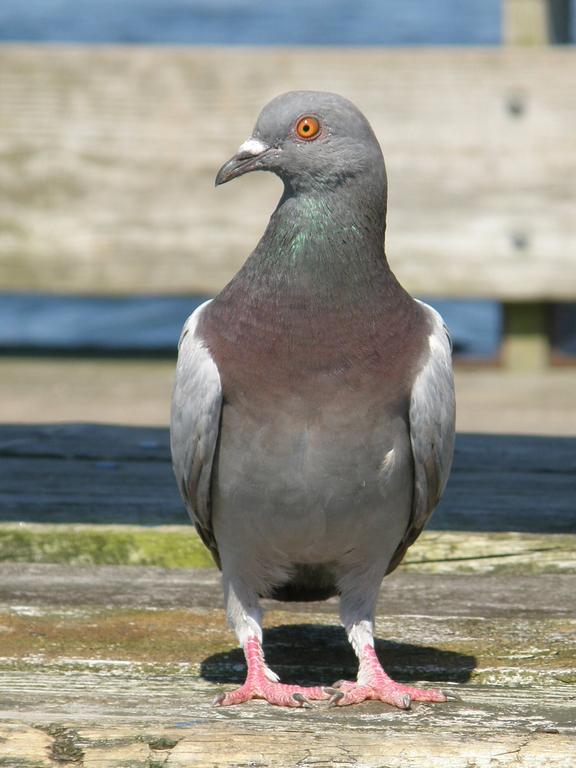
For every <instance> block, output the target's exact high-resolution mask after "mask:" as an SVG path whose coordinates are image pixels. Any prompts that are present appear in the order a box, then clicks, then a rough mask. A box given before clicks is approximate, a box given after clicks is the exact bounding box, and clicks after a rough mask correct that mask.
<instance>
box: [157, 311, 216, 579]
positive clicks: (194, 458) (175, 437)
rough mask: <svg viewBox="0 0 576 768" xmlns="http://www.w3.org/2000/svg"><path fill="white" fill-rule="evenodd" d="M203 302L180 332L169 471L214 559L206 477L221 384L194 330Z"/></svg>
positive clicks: (207, 476) (213, 444) (212, 452)
mask: <svg viewBox="0 0 576 768" xmlns="http://www.w3.org/2000/svg"><path fill="white" fill-rule="evenodd" d="M209 303H210V302H209V301H207V302H205V303H204V304H202V305H201V306H200V307H198V308H197V309H196V310H195V311H194V312H193V313H192V315H190V317H189V318H188V320H187V321H186V323H185V325H184V328H183V330H182V335H181V336H180V342H179V344H178V364H177V367H176V378H175V381H174V389H173V393H172V412H171V423H170V447H171V450H172V466H173V468H174V474H175V475H176V480H177V482H178V488H179V489H180V493H181V494H182V498H183V499H184V503H185V504H186V508H187V510H188V514H189V515H190V517H191V518H192V521H193V522H194V525H195V526H196V530H197V531H198V533H199V535H200V538H201V539H202V541H203V542H204V544H206V546H207V547H208V548H209V549H210V551H211V552H212V555H213V557H214V559H215V560H216V563H218V564H219V555H218V548H217V546H216V541H215V539H214V533H213V530H212V522H211V511H210V481H211V476H212V462H213V459H214V453H215V451H216V445H217V442H218V434H219V430H220V414H221V410H222V387H221V383H220V374H219V373H218V368H217V366H216V363H215V362H214V360H213V359H212V356H211V355H210V352H209V350H208V349H207V348H206V346H205V345H204V343H203V341H202V339H201V338H199V336H198V334H197V326H198V320H199V318H200V316H201V314H202V312H203V311H204V310H205V308H206V306H207V305H208V304H209Z"/></svg>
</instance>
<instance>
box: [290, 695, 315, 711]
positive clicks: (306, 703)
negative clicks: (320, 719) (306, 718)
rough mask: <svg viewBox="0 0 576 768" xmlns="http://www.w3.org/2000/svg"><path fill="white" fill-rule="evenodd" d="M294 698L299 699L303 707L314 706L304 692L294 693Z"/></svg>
mask: <svg viewBox="0 0 576 768" xmlns="http://www.w3.org/2000/svg"><path fill="white" fill-rule="evenodd" d="M292 698H293V699H294V701H297V702H298V704H300V706H301V707H302V708H303V709H310V708H311V707H312V704H310V702H309V701H308V699H307V698H306V696H304V695H303V694H302V693H293V694H292Z"/></svg>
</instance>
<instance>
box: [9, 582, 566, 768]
mask: <svg viewBox="0 0 576 768" xmlns="http://www.w3.org/2000/svg"><path fill="white" fill-rule="evenodd" d="M439 578H440V577H433V579H429V581H431V583H434V582H437V581H438V579H439ZM468 581H469V583H470V587H471V588H470V589H468V590H465V592H466V594H465V595H463V594H461V595H460V596H458V595H452V596H451V598H452V599H451V602H450V609H454V613H452V610H451V615H449V616H447V615H442V616H441V615H437V614H436V609H435V608H434V607H432V612H431V613H430V605H431V602H432V601H429V603H428V607H427V608H425V612H424V614H415V613H414V612H413V607H412V605H411V604H410V603H409V602H407V603H406V604H405V608H404V610H403V611H402V613H401V615H398V616H394V615H390V614H389V615H388V616H387V617H386V618H384V619H383V620H382V630H381V631H382V632H383V634H384V635H385V636H386V638H387V640H386V642H383V641H379V642H378V643H377V647H378V651H379V653H380V654H381V656H382V658H383V659H384V660H385V662H386V664H387V667H388V669H389V670H390V671H391V672H392V673H393V674H394V675H395V676H397V677H399V678H401V679H407V680H423V681H425V682H427V683H429V684H430V683H435V684H438V683H440V684H441V685H443V686H444V687H448V688H450V689H451V690H455V691H458V692H459V693H460V695H461V696H462V701H459V702H451V703H450V704H449V705H447V706H444V707H434V706H425V705H415V706H414V707H413V709H412V711H411V712H410V713H403V712H398V711H397V710H396V711H394V710H393V709H392V708H390V707H387V706H386V705H383V704H378V703H374V702H369V703H367V704H364V705H360V706H358V707H355V708H346V709H329V708H327V707H326V705H325V704H323V703H317V704H315V705H314V707H313V708H312V709H311V710H298V711H285V710H280V709H278V708H275V707H270V706H268V705H266V704H264V703H262V702H250V703H248V704H246V705H243V706H241V707H234V708H231V709H228V710H215V709H214V708H212V707H211V706H210V702H211V699H212V698H213V696H214V694H215V693H216V692H217V691H219V690H220V689H221V686H226V687H228V686H232V685H235V684H237V683H238V681H239V680H241V679H242V676H243V664H242V657H241V653H240V651H239V650H238V649H237V648H236V647H235V641H234V639H233V638H232V636H231V634H230V633H229V632H226V630H225V621H224V617H223V615H222V612H221V611H217V612H212V611H209V610H208V611H207V610H206V609H203V610H202V609H200V608H198V607H192V608H190V607H189V608H187V609H186V610H182V609H181V608H173V609H171V610H167V609H166V606H161V605H160V604H161V593H160V595H159V596H157V595H155V592H154V586H153V583H152V582H149V583H148V585H147V587H144V590H146V589H147V590H148V592H147V594H148V595H149V597H150V603H149V605H148V610H145V609H144V610H143V609H134V608H129V609H128V610H124V611H123V610H121V609H119V608H116V609H114V610H110V609H109V608H108V609H107V610H105V611H102V610H98V609H94V607H93V608H86V606H82V605H75V604H72V605H71V606H69V607H68V608H66V607H65V608H64V609H63V610H62V609H60V610H58V609H56V611H54V610H53V609H52V610H51V609H50V608H49V607H48V610H46V606H44V608H43V609H40V610H39V611H38V610H36V611H34V610H33V607H31V606H29V605H26V604H22V602H18V603H13V604H12V609H11V610H9V612H4V611H3V612H2V613H0V626H1V627H2V637H3V641H4V646H3V647H4V657H3V658H2V659H0V674H1V683H2V704H1V709H0V718H2V720H3V721H6V720H9V719H11V720H15V719H18V720H19V723H18V724H16V723H14V724H8V723H3V724H2V726H0V728H1V730H0V736H1V737H4V738H7V739H8V741H7V742H4V745H5V744H6V743H7V744H8V745H9V746H10V749H13V750H14V751H13V752H12V753H8V754H13V755H19V757H20V758H22V759H23V758H27V759H38V758H43V757H44V755H45V753H44V754H43V753H42V751H41V750H45V749H46V747H47V746H48V747H49V748H52V749H56V748H58V749H60V748H61V749H62V752H64V750H65V747H66V743H65V740H64V738H63V737H64V735H65V732H64V731H63V730H62V726H68V727H72V728H73V729H74V730H75V731H76V735H74V734H69V739H68V742H69V743H68V747H72V746H73V745H74V744H75V745H76V746H77V747H78V748H79V749H80V751H81V752H82V757H83V758H84V765H92V764H94V765H95V764H96V759H97V758H98V759H99V760H100V761H102V762H104V761H105V760H106V759H109V760H110V761H112V760H114V759H116V760H118V763H117V764H118V765H124V766H125V765H127V764H129V765H141V764H144V765H146V763H145V762H144V761H145V760H146V759H149V756H150V753H151V752H152V750H154V749H155V748H156V749H157V748H158V747H162V746H163V747H165V749H164V752H165V756H168V755H169V756H170V757H169V760H168V762H167V764H168V765H170V761H171V760H172V755H173V754H174V753H173V752H172V750H173V749H175V747H176V745H172V747H170V746H169V745H168V744H166V743H161V742H160V739H161V738H164V739H170V740H171V741H176V742H178V744H182V745H183V746H182V747H181V749H180V752H179V753H177V754H179V757H178V758H176V759H175V762H174V763H173V764H175V765H179V764H181V763H180V762H179V761H180V759H182V760H183V761H184V760H185V759H187V760H188V761H190V760H192V759H194V761H196V760H198V762H194V763H193V764H194V765H196V764H198V765H235V766H237V765H243V764H253V763H254V762H257V763H258V764H260V765H281V766H282V765H289V766H296V765H298V764H300V765H302V764H315V762H314V760H316V758H317V757H318V758H319V757H320V756H322V760H328V762H329V764H337V765H357V764H362V765H369V766H373V765H374V766H382V765H387V766H388V765H394V766H403V767H404V766H406V765H408V766H410V765H422V759H423V755H424V750H428V751H429V754H428V755H427V757H426V765H438V766H440V765H442V766H446V765H448V766H455V767H457V768H460V767H462V768H469V766H470V765H471V764H473V765H476V766H485V767H486V768H488V766H490V768H494V766H498V765H501V764H502V765H514V766H522V765H530V766H538V768H540V767H541V766H543V765H546V764H547V763H546V762H543V761H544V760H545V759H547V757H546V755H547V754H548V755H550V750H551V749H552V747H553V749H554V752H553V755H554V759H555V760H556V761H557V762H554V763H548V764H549V765H559V766H560V765H566V766H568V765H569V763H568V762H566V761H567V760H568V758H569V756H571V755H572V754H573V748H574V744H575V742H574V733H575V729H574V721H573V717H572V711H571V700H572V694H573V691H572V687H571V686H570V685H569V682H570V681H571V680H573V679H574V675H575V674H576V670H575V666H574V655H573V648H572V646H571V643H570V635H571V632H573V628H574V622H573V620H570V618H569V617H564V618H557V617H555V616H554V615H552V614H551V613H548V612H547V611H546V609H543V612H542V613H540V614H538V613H536V614H532V615H530V616H528V615H526V616H522V615H521V614H520V613H519V612H517V611H516V612H515V611H514V610H513V611H512V614H511V615H509V616H505V615H503V613H502V612H499V613H498V612H497V616H495V617H494V616H492V615H491V611H492V610H493V607H492V606H491V604H490V603H491V602H492V605H493V604H496V603H497V602H498V601H497V600H495V599H493V598H494V597H495V596H494V595H491V593H490V590H489V585H488V584H485V583H484V582H483V580H482V577H480V583H479V584H478V586H477V587H474V585H473V582H474V581H476V578H475V577H469V579H468ZM532 582H533V584H532V585H531V586H530V585H526V584H525V586H528V590H527V596H528V598H530V596H532V595H536V593H537V591H538V582H540V577H532ZM545 586H551V585H549V584H545ZM483 587H488V589H487V590H485V589H483ZM501 587H502V585H501ZM161 592H162V591H161ZM500 594H502V595H503V599H504V603H505V604H508V605H510V606H512V603H513V600H512V599H511V598H512V597H513V596H509V595H507V594H506V593H505V591H504V592H501V593H500ZM17 597H18V596H17ZM158 597H160V600H159V599H158ZM486 598H488V599H486ZM470 599H471V600H472V604H473V605H474V607H475V609H476V611H477V613H476V615H474V614H473V613H471V612H470V606H469V600H470ZM536 601H537V602H538V603H539V604H540V605H542V604H543V602H544V601H543V600H542V597H536ZM421 605H424V604H423V602H421ZM153 606H156V609H155V610H150V608H151V607H153ZM408 611H409V612H408ZM332 622H333V618H332V617H329V616H326V615H325V614H324V613H322V614H320V613H317V612H315V610H314V607H311V606H310V605H309V606H307V607H306V609H303V608H302V607H296V608H294V607H292V609H289V610H281V611H278V610H276V611H274V612H271V613H270V614H269V619H268V622H267V625H268V626H267V630H266V633H265V642H266V647H267V652H268V657H269V660H270V663H271V664H272V665H273V666H274V667H275V668H276V669H277V670H278V671H279V672H280V674H281V675H282V677H283V679H285V680H287V681H292V680H299V681H300V682H306V683H312V682H315V683H324V684H329V683H330V682H332V681H333V678H334V676H341V675H345V676H349V675H352V674H354V671H355V662H354V656H353V654H352V651H351V649H350V647H349V645H348V643H347V641H346V639H345V635H344V632H343V630H342V629H340V628H336V627H334V626H331V624H332ZM415 638H417V641H416V642H415ZM26 723H27V724H30V726H31V727H34V729H35V730H37V731H40V732H41V733H42V732H45V733H48V734H49V735H51V736H52V737H53V739H54V742H59V743H56V744H55V745H54V744H52V743H48V745H47V744H46V741H45V740H43V739H41V738H39V734H37V733H36V734H34V733H32V734H30V735H31V737H32V738H30V740H29V741H28V751H25V750H24V749H23V748H22V746H23V745H22V738H21V739H20V740H19V741H17V743H16V744H14V741H12V744H11V740H13V739H15V733H16V732H18V729H22V727H23V725H24V724H26ZM58 724H59V726H60V729H61V730H58V728H57V725H58ZM19 732H20V733H22V730H20V731H19ZM543 732H545V733H547V735H549V736H551V737H552V736H554V737H556V738H551V739H549V741H548V747H549V751H548V753H546V752H545V751H543V750H542V749H540V748H537V747H536V745H538V744H540V742H539V741H538V738H539V736H538V735H539V734H542V733H543ZM296 734H297V739H295V735H296ZM440 737H441V738H440ZM70 742H72V743H70ZM151 742H154V743H155V745H156V747H153V746H150V744H151ZM143 744H144V745H148V747H149V749H148V750H144V751H143V752H142V751H140V752H138V751H136V750H135V749H134V748H135V747H136V746H137V745H140V747H142V745H143ZM279 744H282V745H283V748H282V750H281V751H278V745H279ZM215 745H217V746H218V750H217V751H216V750H215V748H214V746H215ZM288 745H291V747H290V749H287V747H288ZM302 746H304V747H305V748H304V749H303V751H302V752H299V751H298V750H299V749H300V747H302ZM540 746H541V745H540ZM17 749H19V751H18V752H17V751H16V750H17ZM338 755H339V756H340V758H341V759H339V761H338V762H336V763H334V762H331V760H332V757H334V756H338ZM472 755H474V762H471V761H472V757H471V756H472ZM307 758H310V759H307ZM312 758H313V760H312ZM508 758H510V760H508ZM520 758H521V759H520ZM129 759H130V760H133V761H135V762H128V763H127V761H128V760H129ZM382 759H386V763H382ZM138 760H141V761H142V763H140V762H138ZM311 760H312V762H311ZM501 760H504V762H500V761H501ZM302 761H306V762H304V763H303V762H302ZM558 761H563V762H558ZM104 764H108V765H114V764H115V763H113V762H109V763H104ZM184 764H185V765H190V764H191V763H190V762H188V763H185V762H184ZM16 765H17V764H16ZM148 765H149V764H148Z"/></svg>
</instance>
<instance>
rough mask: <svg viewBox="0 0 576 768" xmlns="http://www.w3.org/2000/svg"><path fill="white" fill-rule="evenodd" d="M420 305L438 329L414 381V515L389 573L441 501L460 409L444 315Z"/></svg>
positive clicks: (450, 345)
mask: <svg viewBox="0 0 576 768" xmlns="http://www.w3.org/2000/svg"><path fill="white" fill-rule="evenodd" d="M420 303H421V304H422V306H423V308H424V310H425V311H426V312H427V314H428V315H429V319H430V322H431V326H432V332H431V334H430V336H429V339H428V341H429V345H430V354H429V356H428V360H427V361H426V364H425V366H424V368H423V369H422V370H421V371H420V373H419V374H418V376H417V378H416V380H415V382H414V385H413V387H412V393H411V397H410V410H409V426H410V442H411V444H412V456H413V459H414V496H413V501H412V515H411V518H410V523H409V525H408V530H407V531H406V534H405V536H404V538H403V540H402V542H401V543H400V545H399V547H398V549H397V550H396V552H395V554H394V557H393V558H392V560H391V563H390V566H389V568H388V572H390V571H392V570H394V568H396V566H397V565H398V564H399V563H400V561H401V560H402V558H403V557H404V555H405V553H406V550H407V549H408V547H409V546H410V545H411V544H412V543H413V542H414V541H415V540H416V539H417V538H418V536H419V535H420V533H421V531H422V529H423V528H424V526H425V524H426V521H427V520H428V518H429V517H430V515H431V514H432V512H433V511H434V508H435V507H436V505H437V504H438V502H439V501H440V497H441V496H442V493H443V491H444V488H445V486H446V483H447V482H448V476H449V474H450V467H451V466H452V455H453V452H454V429H455V420H456V408H455V400H454V376H453V373H452V344H451V342H450V336H449V334H448V329H447V328H446V326H445V325H444V321H443V320H442V317H441V316H440V315H439V314H438V312H436V310H434V309H432V307H429V306H428V305H427V304H424V303H423V302H420Z"/></svg>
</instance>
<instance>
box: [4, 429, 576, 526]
mask: <svg viewBox="0 0 576 768" xmlns="http://www.w3.org/2000/svg"><path fill="white" fill-rule="evenodd" d="M3 430H6V431H3ZM18 434H20V435H21V438H18ZM3 435H4V436H5V437H2V436H3ZM150 435H156V436H157V437H154V438H151V437H150ZM50 436H52V437H53V438H54V441H55V442H54V446H55V447H54V448H49V447H48V448H47V447H46V444H47V442H48V443H50V440H51V439H52V438H51V437H50ZM30 438H32V441H31V442H30ZM35 441H37V443H36V447H33V446H34V444H35ZM575 444H576V438H556V439H553V438H537V437H533V438H530V437H524V436H517V437H513V438H512V437H505V436H504V437H502V436H498V435H493V436H477V435H461V436H460V437H459V438H458V441H457V448H456V455H455V461H454V469H453V472H452V475H451V478H450V482H449V484H448V488H447V490H446V493H445V495H444V497H443V499H442V502H441V504H440V506H439V508H438V510H437V511H436V513H435V515H434V517H433V519H432V522H431V524H430V529H431V530H452V531H462V530H464V531H466V530H473V531H520V532H525V533H530V532H532V533H537V532H543V533H558V534H560V533H573V532H574V530H576V505H575V504H574V498H576V472H574V461H575V459H574V456H575V454H576V451H575V448H574V446H575ZM0 445H2V446H3V447H2V448H0V456H1V457H2V462H1V463H0V505H1V509H2V513H1V515H2V519H3V520H4V521H27V522H41V523H45V522H81V523H100V524H102V523H119V522H121V523H132V524H135V523H136V524H140V525H159V524H163V525H167V524H182V523H186V522H187V516H186V513H185V512H184V509H183V506H182V503H181V501H180V498H179V496H178V492H177V489H176V484H175V482H174V478H173V475H172V470H171V467H170V459H169V453H168V450H167V433H166V431H165V430H164V431H163V430H158V431H151V430H149V429H145V430H143V431H142V432H139V431H138V429H137V428H131V429H130V428H128V429H126V428H123V427H97V426H90V425H84V426H82V425H65V426H61V427H48V428H42V427H34V428H33V431H32V432H30V427H20V428H17V427H15V426H14V427H12V426H10V427H6V428H2V430H0ZM51 451H52V454H51ZM35 453H36V456H35V455H34V454H35ZM54 453H56V454H58V455H57V456H56V457H55V456H54Z"/></svg>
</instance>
